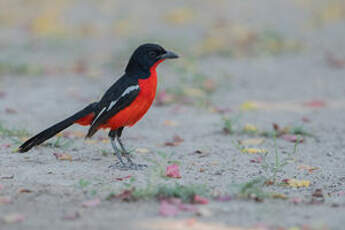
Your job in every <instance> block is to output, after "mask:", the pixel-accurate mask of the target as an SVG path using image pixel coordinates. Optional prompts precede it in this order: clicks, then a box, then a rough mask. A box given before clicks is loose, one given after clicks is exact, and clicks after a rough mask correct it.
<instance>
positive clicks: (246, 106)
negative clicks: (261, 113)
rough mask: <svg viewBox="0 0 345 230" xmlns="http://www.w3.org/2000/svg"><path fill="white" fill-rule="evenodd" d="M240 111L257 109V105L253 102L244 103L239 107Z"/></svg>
mask: <svg viewBox="0 0 345 230" xmlns="http://www.w3.org/2000/svg"><path fill="white" fill-rule="evenodd" d="M240 108H241V110H244V111H249V110H255V109H258V105H257V104H256V103H255V102H253V101H246V102H244V103H243V104H242V105H241V106H240Z"/></svg>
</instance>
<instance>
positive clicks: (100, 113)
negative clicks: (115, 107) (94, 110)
mask: <svg viewBox="0 0 345 230" xmlns="http://www.w3.org/2000/svg"><path fill="white" fill-rule="evenodd" d="M106 108H107V107H104V108H103V109H102V110H101V112H99V114H98V115H97V117H96V118H95V119H94V120H93V122H92V124H91V126H92V125H93V124H94V123H95V122H96V121H97V119H98V118H99V116H101V115H102V113H103V112H104V110H105V109H106Z"/></svg>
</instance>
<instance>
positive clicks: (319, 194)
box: [312, 188, 324, 198]
mask: <svg viewBox="0 0 345 230" xmlns="http://www.w3.org/2000/svg"><path fill="white" fill-rule="evenodd" d="M312 196H313V197H316V198H324V196H323V192H322V189H320V188H318V189H315V191H314V192H313V194H312Z"/></svg>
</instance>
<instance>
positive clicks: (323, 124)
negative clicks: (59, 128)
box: [0, 1, 345, 230]
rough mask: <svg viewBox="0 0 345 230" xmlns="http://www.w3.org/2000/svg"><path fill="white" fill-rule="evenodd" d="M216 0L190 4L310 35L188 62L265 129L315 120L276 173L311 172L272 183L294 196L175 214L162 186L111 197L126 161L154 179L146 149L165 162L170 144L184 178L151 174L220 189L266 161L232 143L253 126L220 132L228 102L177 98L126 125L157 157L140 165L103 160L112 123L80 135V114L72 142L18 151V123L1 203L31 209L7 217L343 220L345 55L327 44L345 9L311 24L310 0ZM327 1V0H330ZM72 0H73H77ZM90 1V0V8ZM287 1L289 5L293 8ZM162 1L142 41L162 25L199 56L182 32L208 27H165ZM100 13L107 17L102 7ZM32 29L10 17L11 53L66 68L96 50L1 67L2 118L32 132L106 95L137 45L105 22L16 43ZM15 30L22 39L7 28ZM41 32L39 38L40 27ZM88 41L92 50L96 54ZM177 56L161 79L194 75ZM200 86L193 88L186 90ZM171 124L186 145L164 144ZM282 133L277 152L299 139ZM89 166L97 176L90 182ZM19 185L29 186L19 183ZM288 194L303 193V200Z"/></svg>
mask: <svg viewBox="0 0 345 230" xmlns="http://www.w3.org/2000/svg"><path fill="white" fill-rule="evenodd" d="M152 2H154V4H156V6H157V8H158V9H161V11H162V12H165V11H167V8H169V7H170V8H173V7H177V8H178V7H182V6H183V7H187V8H188V9H189V8H192V6H193V4H192V3H190V4H187V6H185V5H183V3H181V2H178V1H177V2H175V3H166V4H163V3H161V4H159V3H157V2H156V1H152ZM220 2H221V3H219V4H221V5H220V6H219V7H218V8H217V7H215V8H212V7H211V8H210V9H211V10H210V11H209V12H208V13H209V14H204V13H205V12H207V10H208V9H209V7H210V5H211V3H209V2H207V1H205V2H204V3H203V4H200V5H198V7H196V8H195V9H194V10H195V11H196V12H198V13H199V16H200V15H204V16H203V17H202V20H204V21H206V22H203V24H202V25H204V26H205V25H207V24H208V23H211V22H208V21H207V20H208V19H209V18H212V16H214V17H215V15H217V13H219V12H217V9H218V10H219V9H222V11H221V13H219V14H220V15H222V16H223V17H224V18H226V19H227V20H230V21H231V20H233V21H232V23H241V24H248V25H251V26H252V27H253V28H259V29H260V28H266V27H269V28H271V29H272V28H274V29H276V30H278V31H280V32H281V33H282V34H283V35H284V36H287V37H289V39H293V40H297V41H300V42H301V44H303V48H302V49H301V50H300V51H298V52H288V51H286V52H283V53H279V54H278V55H259V56H254V57H251V56H250V55H249V56H250V57H248V56H246V55H243V56H244V57H236V56H235V57H234V56H224V55H222V54H218V53H215V54H212V55H206V56H200V57H199V58H197V59H193V68H194V69H197V73H203V74H204V75H205V76H207V77H208V78H210V79H213V80H214V81H215V82H217V89H216V91H215V92H214V93H213V94H211V95H210V96H209V97H210V103H211V104H212V108H223V109H224V108H225V109H231V112H229V113H228V114H227V116H230V117H235V116H237V115H238V114H241V118H240V120H239V122H238V124H237V125H238V126H240V127H242V126H243V125H244V124H247V123H250V124H253V125H255V126H256V127H258V128H259V129H262V130H270V129H271V127H272V123H278V124H279V125H280V126H284V125H296V124H303V126H304V128H305V129H306V130H308V131H309V132H310V133H312V134H314V135H315V136H316V137H317V138H312V137H306V138H305V141H304V142H303V143H301V144H299V145H298V150H297V153H296V154H295V155H294V162H291V163H290V164H288V165H287V166H286V167H284V168H283V171H282V172H281V173H280V174H279V175H278V180H280V181H281V180H282V179H286V178H297V179H303V180H308V181H310V186H309V187H307V188H291V187H286V186H270V187H268V188H267V189H268V190H269V191H273V192H277V193H280V194H284V195H285V196H287V197H288V199H287V200H280V199H265V200H264V201H263V202H255V201H253V200H241V199H235V200H231V201H228V202H219V201H213V200H212V199H210V200H211V202H210V203H209V204H208V205H199V206H198V208H201V209H206V211H205V212H206V214H204V215H201V216H196V215H195V213H194V212H181V213H179V214H178V215H177V217H174V218H173V217H170V218H167V217H161V216H160V215H159V213H158V210H159V202H157V201H155V200H140V201H137V202H130V203H126V202H121V201H119V200H115V201H114V200H113V201H107V200H106V199H105V198H106V197H107V196H108V195H109V194H110V193H111V192H115V193H118V192H120V191H121V190H123V189H124V188H125V183H128V181H127V180H124V181H119V180H117V179H116V178H122V177H126V176H129V175H130V176H131V177H132V178H135V181H134V182H133V184H132V185H133V186H136V187H145V186H147V185H148V181H150V180H151V179H152V178H156V174H155V170H157V165H154V164H153V163H152V162H150V159H151V160H152V159H155V160H157V161H159V162H161V164H162V165H163V167H165V166H166V165H167V159H163V158H162V157H160V155H159V154H157V153H158V152H163V153H167V154H170V158H169V160H171V161H178V162H179V163H180V170H181V175H182V178H180V179H170V180H167V179H166V178H163V177H158V178H156V179H155V180H154V182H153V183H152V184H150V186H157V185H158V184H160V183H171V184H173V183H175V182H177V183H179V184H183V185H189V184H195V183H197V184H204V185H206V186H207V187H208V188H209V189H210V190H211V191H213V192H221V193H229V194H231V188H232V185H233V184H239V183H245V182H248V181H250V180H251V179H253V178H255V177H257V176H260V175H264V172H263V170H262V167H261V165H260V164H256V163H252V162H251V161H250V160H253V159H255V157H257V156H256V155H251V154H243V153H241V152H240V151H239V150H238V149H237V148H236V146H235V145H234V142H236V141H238V140H245V139H248V138H250V136H247V135H242V134H241V135H240V134H234V135H225V134H224V133H223V132H222V129H223V120H222V117H223V115H222V114H219V113H217V112H214V111H212V110H210V108H205V107H203V106H190V105H184V104H181V103H173V104H171V105H165V106H154V107H152V109H151V110H150V111H149V113H148V114H147V115H146V116H145V117H144V119H143V120H142V121H141V122H139V123H138V124H137V125H136V126H135V127H133V128H129V129H125V131H124V141H125V143H126V144H127V145H128V146H129V148H130V149H136V151H135V152H134V157H135V158H134V160H135V161H136V162H140V163H146V164H148V165H149V167H148V168H147V169H145V170H143V171H119V170H113V169H108V166H109V165H110V164H112V163H113V162H114V161H115V158H114V157H113V156H112V155H111V146H110V143H109V142H108V141H107V140H106V137H107V135H106V133H105V132H102V131H101V132H99V133H98V134H97V135H96V136H95V137H94V138H93V139H91V140H84V139H83V137H82V136H80V133H81V132H83V133H85V132H86V131H87V129H86V128H85V127H78V126H73V127H71V128H70V129H69V130H68V131H70V133H71V135H72V136H73V135H77V137H73V138H72V141H71V143H70V144H69V145H68V146H65V147H63V148H52V147H49V146H42V147H38V148H35V149H33V150H32V151H30V152H28V153H25V154H18V153H13V152H12V150H13V149H14V148H15V147H17V146H18V143H17V142H15V141H14V140H13V138H11V137H8V136H6V135H3V136H1V137H0V158H1V159H0V184H1V185H2V187H3V188H2V189H0V196H1V197H10V199H11V203H10V204H0V217H6V216H8V215H9V214H13V213H14V214H16V213H17V214H21V215H23V217H24V220H23V221H21V222H19V223H13V224H9V223H5V221H2V222H0V229H6V230H7V229H48V228H49V229H227V230H230V229H266V228H271V229H278V228H279V227H281V228H282V229H289V228H293V229H302V228H303V226H305V229H335V230H338V229H339V230H341V229H344V226H345V214H344V213H345V195H344V192H345V168H344V162H345V142H344V133H345V118H344V111H345V68H343V67H341V65H340V66H337V67H334V62H332V60H331V61H329V60H328V61H327V58H325V55H326V56H327V52H334V53H335V54H336V55H340V56H341V55H344V53H345V40H344V33H345V29H344V28H345V27H344V25H345V22H344V18H342V19H340V20H339V21H334V22H333V21H331V22H328V21H327V24H326V23H325V25H319V26H315V27H311V26H310V23H309V22H310V21H309V20H310V18H313V17H314V16H315V15H317V13H315V12H317V11H316V9H317V8H316V7H315V9H314V8H313V7H314V6H313V7H311V5H307V6H305V5H304V4H308V2H309V1H305V2H304V3H302V2H303V1H295V2H294V1H293V3H287V2H286V1H265V3H264V4H262V5H258V4H254V3H253V4H254V5H251V3H243V1H233V2H232V3H226V2H223V1H220ZM316 2H317V1H316ZM331 2H332V1H331ZM333 2H337V1H333ZM137 3H138V2H137ZM194 3H195V2H194ZM118 4H120V3H118ZM127 4H128V3H127ZM120 5H121V4H120ZM316 5H317V4H316ZM319 5H320V8H322V7H326V6H324V5H322V4H319ZM121 6H122V7H123V9H127V8H126V7H128V6H127V5H126V4H124V5H121ZM135 6H136V7H134V9H132V14H131V15H136V14H138V15H139V16H140V15H147V14H148V12H150V11H149V10H150V7H149V6H147V5H142V4H140V3H138V5H135ZM222 7H223V8H222ZM308 7H310V8H308ZM86 8H87V7H86ZM121 9H122V8H121ZM139 9H141V10H139ZM272 9H275V10H274V11H273V10H272ZM311 9H312V10H311ZM73 10H74V11H78V8H73ZM271 11H272V12H271ZM82 12H83V13H85V12H88V10H85V9H84V10H83V11H82ZM291 12H294V14H293V15H294V17H292V16H291ZM83 13H80V14H81V15H83ZM156 14H158V13H154V14H152V15H150V16H148V17H147V18H146V17H145V22H146V23H150V25H152V34H145V33H143V32H142V31H141V32H138V34H139V35H140V36H143V37H145V41H147V40H149V38H150V37H151V36H153V35H157V34H164V35H161V36H159V37H158V38H157V40H160V41H161V40H163V41H164V40H165V39H166V37H169V36H170V39H169V41H167V42H166V43H165V44H164V43H163V44H164V45H165V46H167V47H169V48H172V49H175V50H176V51H177V52H179V53H180V54H181V56H182V58H181V59H180V60H182V62H188V63H190V62H192V61H191V60H192V58H190V56H193V54H190V53H188V52H189V51H187V50H188V49H184V48H183V45H186V44H187V45H188V44H194V43H195V42H196V40H197V37H198V36H201V34H202V33H205V31H204V29H205V28H207V27H203V26H199V27H198V26H192V25H185V26H176V25H175V26H171V27H167V26H165V27H163V26H162V24H163V23H161V22H157V21H156ZM77 15H78V14H77ZM96 15H97V14H96ZM138 15H137V16H138ZM79 16H80V15H79ZM139 16H138V17H139ZM75 17H77V16H75ZM80 18H83V17H82V16H80ZM80 18H79V19H80ZM96 18H97V17H96ZM72 19H73V18H72ZM254 19H256V20H254ZM75 20H76V21H78V20H77V19H75ZM98 20H101V21H102V18H98ZM168 28H170V29H168ZM23 34H25V33H24V32H23V31H22V28H19V29H18V28H6V27H4V28H2V32H1V38H0V41H1V47H3V48H4V54H2V55H1V58H2V60H5V59H6V58H9V57H13V56H16V55H18V60H24V61H27V62H29V63H36V62H39V63H40V64H42V63H44V65H47V66H49V67H52V66H53V67H56V66H58V67H61V66H62V67H66V65H67V67H66V68H69V67H68V65H69V64H70V61H71V60H75V59H78V58H80V57H83V58H85V60H86V61H88V63H92V65H91V64H90V65H91V67H90V68H91V70H88V71H87V72H86V73H84V72H82V73H81V74H80V73H75V72H73V71H70V72H69V71H61V72H54V71H53V73H49V74H47V73H44V74H35V73H33V74H32V73H30V74H22V75H21V76H16V75H15V74H11V73H4V74H2V76H1V78H0V80H1V82H0V83H1V84H0V91H1V92H3V96H2V97H1V98H0V109H1V111H0V114H1V121H2V124H3V125H4V126H6V127H7V128H10V129H25V130H27V131H29V132H30V133H31V134H34V133H36V132H38V131H40V130H42V129H44V128H45V127H47V126H49V125H51V124H53V123H54V122H55V121H58V120H61V119H63V118H64V117H66V116H68V115H69V114H71V113H73V112H74V111H76V110H77V109H80V108H82V107H83V106H85V105H86V104H87V103H89V102H90V101H92V100H95V99H97V98H99V97H100V96H101V95H102V92H104V91H105V90H106V89H107V87H108V86H109V85H110V84H111V83H112V82H114V81H115V80H116V78H117V77H116V76H119V75H120V74H121V71H122V69H123V68H124V65H125V60H126V59H127V58H128V56H129V52H130V51H129V50H131V47H133V46H135V45H133V44H130V45H126V46H128V47H129V48H128V49H127V48H126V49H124V48H123V47H122V46H123V45H122V44H123V41H124V40H125V38H120V39H118V40H116V41H111V40H110V37H109V36H108V35H104V36H100V37H99V38H97V37H96V36H93V37H92V38H91V39H80V41H81V42H80V43H79V42H76V41H72V42H71V41H70V40H68V42H62V43H61V44H60V43H58V44H60V46H62V48H59V45H56V46H55V45H54V44H52V43H49V42H48V43H45V41H42V44H41V43H39V42H38V48H37V47H36V48H35V49H33V50H31V48H30V49H26V48H23V49H22V50H21V48H20V47H25V44H26V40H25V38H26V37H25V36H21V35H23ZM143 34H144V35H143ZM157 36H158V35H157ZM12 37H13V38H15V39H10V38H12ZM135 37H136V36H132V37H131V39H130V40H131V42H132V43H134V44H137V43H138V42H139V43H140V42H141V41H142V40H143V39H141V40H140V41H135ZM185 37H187V38H188V39H187V38H185ZM174 39H175V40H176V41H180V43H179V42H176V41H174ZM35 41H36V40H35ZM182 41H183V42H185V43H183V42H182ZM182 43H183V44H182ZM35 44H36V45H37V41H36V42H35ZM181 44H182V45H181ZM18 47H19V48H18ZM109 47H111V48H109ZM174 47H176V48H174ZM124 50H125V51H124ZM69 51H70V52H69ZM103 51H104V53H105V54H104V56H102V52H103ZM117 52H118V54H119V55H117ZM93 53H95V54H94V55H92V54H93ZM21 54H22V55H21ZM69 54H70V55H69ZM240 56H241V55H240ZM183 57H185V60H183ZM341 57H342V56H341ZM186 59H187V61H186ZM78 60H79V59H78ZM114 60H119V62H117V63H111V64H110V67H109V62H115V61H114ZM177 62H178V61H177ZM178 67H179V65H178V64H176V63H173V61H171V62H166V63H163V64H162V65H161V66H160V67H159V69H158V72H159V77H160V87H161V88H168V87H169V86H181V85H184V84H187V83H188V80H187V83H186V80H185V79H181V78H180V75H181V74H183V73H181V72H180V71H178V70H177V69H178ZM188 76H189V75H188ZM194 96H195V95H194V94H191V97H194ZM315 100H318V101H322V102H324V104H323V105H322V106H314V107H310V106H309V107H308V106H305V104H304V103H306V102H310V101H315ZM247 101H251V102H252V103H254V104H255V105H257V108H256V109H253V110H248V111H242V112H240V109H239V108H240V106H241V105H242V104H243V103H244V102H247ZM303 118H304V120H305V118H308V120H309V122H303V121H302V119H303ZM174 135H179V136H180V137H182V138H183V139H184V141H183V142H182V143H181V144H179V145H178V146H174V147H171V146H165V145H164V143H165V142H167V141H171V140H172V138H173V136H174ZM55 140H56V139H53V140H52V141H51V143H54V141H55ZM277 144H278V146H279V152H281V154H282V157H284V156H286V155H287V152H291V151H292V149H293V147H294V144H293V143H290V142H287V141H285V140H282V139H278V140H277ZM138 148H139V150H138ZM260 148H264V149H267V150H269V151H270V152H271V153H272V152H273V150H274V143H273V140H272V139H271V138H265V142H264V143H263V144H262V145H260ZM143 149H144V150H145V151H143ZM196 150H201V151H202V154H198V153H195V151H196ZM53 153H68V154H70V155H71V156H72V159H73V160H72V161H60V160H57V159H56V158H55V157H54V155H53ZM104 153H107V154H104ZM269 159H270V160H273V157H272V156H271V155H270V157H269ZM300 165H309V166H313V167H317V168H318V169H317V170H315V171H313V172H312V173H308V172H307V171H306V170H299V169H298V166H300ZM200 169H202V170H200ZM81 180H83V181H87V182H88V183H89V184H88V185H87V186H85V187H82V186H80V181H81ZM21 189H28V190H30V191H31V192H28V193H26V192H20V190H21ZM316 189H322V191H323V194H324V197H325V201H324V202H322V203H317V204H315V203H313V202H310V201H311V200H312V194H313V193H314V191H315V190H316ZM95 199H100V204H99V205H97V206H95V207H89V208H85V207H82V203H83V202H85V201H87V200H95ZM293 200H295V201H296V200H301V202H297V203H298V204H294V202H293ZM0 203H1V202H0ZM295 203H296V202H295ZM76 212H77V213H79V215H80V217H79V218H76V219H73V220H66V218H64V217H66V216H71V215H72V216H73V215H74V214H75V213H76ZM205 212H204V213H205ZM294 227H295V228H294Z"/></svg>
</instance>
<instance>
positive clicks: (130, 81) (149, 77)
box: [17, 43, 179, 170]
mask: <svg viewBox="0 0 345 230" xmlns="http://www.w3.org/2000/svg"><path fill="white" fill-rule="evenodd" d="M178 57H179V56H178V55H177V54H176V53H174V52H172V51H168V50H165V49H164V48H163V47H162V46H160V45H158V44H154V43H146V44H142V45H140V46H139V47H138V48H137V49H135V50H134V52H133V54H132V56H131V57H130V59H129V62H128V64H127V66H126V68H125V72H124V74H123V75H122V76H121V77H120V78H119V79H118V80H117V81H115V83H114V84H113V85H112V86H111V87H110V88H109V89H108V90H107V91H106V92H105V93H104V95H103V97H102V98H101V99H100V100H99V101H98V102H94V103H91V104H89V105H88V106H86V107H85V108H83V109H82V110H80V111H78V112H76V113H75V114H73V115H72V116H70V117H68V118H66V119H64V120H62V121H60V122H58V123H56V124H54V125H52V126H51V127H49V128H47V129H45V130H43V131H42V132H40V133H38V134H37V135H35V136H33V137H31V138H30V139H28V140H27V141H25V142H24V143H23V144H22V145H21V146H19V147H18V149H17V151H18V152H21V153H24V152H27V151H29V150H30V149H31V148H32V147H34V146H37V145H40V144H42V143H43V142H44V141H46V140H48V139H50V138H52V137H53V136H55V135H56V134H58V133H60V132H61V131H62V130H64V129H66V128H68V127H70V126H71V125H73V124H79V125H82V126H89V129H88V132H87V134H86V136H85V138H91V137H92V136H93V135H94V134H95V133H96V132H97V131H98V130H99V129H109V133H108V137H109V138H110V142H111V145H112V148H113V150H114V155H115V156H116V157H117V159H118V161H117V162H116V163H115V164H113V165H111V166H109V167H111V168H117V169H122V170H131V169H133V170H138V169H143V168H145V167H147V165H144V164H136V163H134V162H133V161H132V159H131V157H130V154H129V152H128V151H127V150H126V148H125V146H124V144H123V142H122V139H121V135H122V131H123V130H124V128H125V127H131V126H133V125H134V124H136V123H137V122H138V121H139V120H141V118H142V117H143V116H144V115H145V114H146V112H147V111H148V110H149V108H150V107H151V105H152V103H153V101H154V98H155V95H156V91H157V71H156V68H157V66H158V65H159V64H160V63H162V62H163V61H165V60H166V59H175V58H178ZM122 157H124V158H125V161H124V159H123V158H122Z"/></svg>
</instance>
